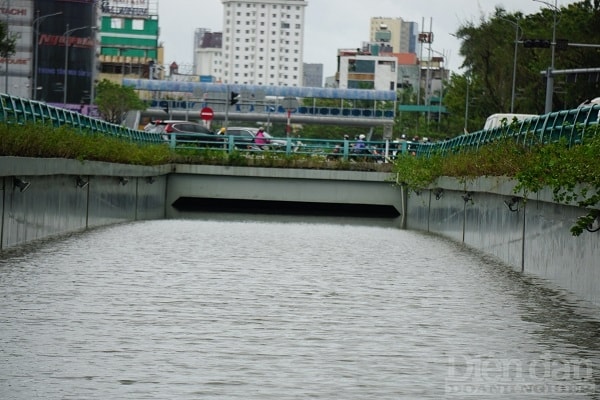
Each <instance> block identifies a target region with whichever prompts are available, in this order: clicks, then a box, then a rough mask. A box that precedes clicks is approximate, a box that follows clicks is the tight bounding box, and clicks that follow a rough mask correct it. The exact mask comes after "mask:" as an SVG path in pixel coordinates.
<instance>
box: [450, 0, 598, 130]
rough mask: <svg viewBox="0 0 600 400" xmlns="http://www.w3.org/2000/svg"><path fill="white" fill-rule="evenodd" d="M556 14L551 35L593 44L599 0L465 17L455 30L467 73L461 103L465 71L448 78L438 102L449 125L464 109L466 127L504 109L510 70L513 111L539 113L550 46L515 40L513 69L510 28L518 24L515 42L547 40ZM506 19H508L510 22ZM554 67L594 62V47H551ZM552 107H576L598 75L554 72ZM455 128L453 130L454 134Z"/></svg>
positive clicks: (594, 88) (594, 90) (593, 93)
mask: <svg viewBox="0 0 600 400" xmlns="http://www.w3.org/2000/svg"><path fill="white" fill-rule="evenodd" d="M555 12H557V13H558V18H557V24H556V38H557V39H566V40H568V43H570V44H577V43H583V44H597V37H598V36H600V0H584V1H580V2H578V3H573V4H569V5H568V6H566V7H560V8H559V9H558V10H554V9H553V8H551V7H549V6H548V7H542V8H541V9H540V12H538V13H536V14H531V15H523V14H521V13H514V14H510V13H507V12H506V11H505V10H504V9H503V8H501V7H497V8H496V10H495V11H494V13H492V14H491V15H490V16H482V17H481V19H480V20H479V21H477V22H472V21H471V22H466V23H464V24H462V25H461V26H460V27H459V29H458V30H457V32H456V37H457V38H459V39H461V40H462V43H461V48H460V54H461V55H462V56H463V57H464V62H463V65H462V68H464V69H465V70H466V71H468V74H469V79H468V83H469V85H468V86H469V97H470V100H469V102H468V104H467V102H466V101H465V98H466V88H467V80H466V78H465V76H466V73H465V74H463V75H456V76H453V78H452V79H451V80H450V82H449V85H448V92H447V94H446V96H445V98H444V104H445V105H446V106H447V107H448V109H449V111H450V113H451V117H450V120H451V124H450V126H451V127H452V128H454V127H456V126H458V123H459V121H460V120H462V121H463V122H464V115H465V114H466V113H465V111H466V106H467V105H468V106H469V109H468V115H469V117H468V119H469V121H468V123H469V130H475V129H480V128H479V127H481V126H483V125H482V124H481V121H482V120H485V117H486V116H488V115H491V114H494V113H507V112H509V111H510V106H511V100H512V75H513V72H516V96H515V108H514V111H515V112H516V113H526V114H541V113H543V112H544V103H545V95H546V82H545V78H544V76H543V75H542V74H541V71H546V70H547V68H548V67H549V66H550V65H551V49H548V48H526V47H525V46H524V45H523V44H522V43H519V44H518V59H517V66H516V69H513V61H514V59H513V53H514V46H515V43H514V39H515V29H516V25H515V24H517V23H518V25H519V36H520V38H521V41H524V40H526V39H537V40H549V39H552V33H553V32H552V31H553V28H554V26H553V20H554V13H555ZM511 22H512V23H511ZM554 61H555V63H554V69H555V70H574V69H586V68H598V67H600V51H598V49H594V48H589V47H583V46H580V47H578V46H567V48H566V49H564V50H561V49H559V48H557V49H556V52H555V60H554ZM554 80H555V90H554V96H553V110H561V109H570V108H575V107H577V106H578V105H579V104H580V103H581V102H583V101H584V100H586V99H591V98H594V97H597V96H598V93H600V82H599V79H598V74H584V73H582V74H580V75H578V76H575V75H555V79H554ZM458 132H460V131H458V130H457V131H456V133H458Z"/></svg>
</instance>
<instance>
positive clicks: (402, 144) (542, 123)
mask: <svg viewBox="0 0 600 400" xmlns="http://www.w3.org/2000/svg"><path fill="white" fill-rule="evenodd" d="M0 101H1V107H0V108H1V109H0V122H4V123H15V124H24V123H30V122H31V123H43V124H50V125H52V126H56V127H58V126H62V125H68V126H71V127H73V128H75V129H78V130H79V131H80V132H81V133H97V134H104V135H109V136H116V137H119V138H123V139H125V140H130V141H137V142H140V143H166V144H168V145H169V146H171V147H172V148H173V149H199V148H210V149H213V150H220V151H227V152H229V153H231V152H233V151H240V152H248V153H256V152H260V151H264V150H269V151H272V152H275V153H284V154H287V155H290V154H303V155H312V156H320V157H325V158H327V159H330V160H346V161H352V160H370V161H374V162H390V161H393V160H394V158H395V157H397V156H399V155H400V154H411V155H415V156H421V157H429V156H431V155H434V154H440V155H447V154H451V153H456V152H460V151H464V150H468V149H477V148H479V147H480V146H483V145H485V144H487V143H491V142H494V141H496V140H499V139H501V138H514V140H516V141H517V142H521V143H525V144H531V143H544V144H547V143H552V142H557V141H559V140H561V139H562V140H565V141H566V143H567V144H568V145H575V144H579V143H583V142H584V141H585V139H586V138H587V137H590V136H593V135H596V134H597V133H598V129H599V126H600V125H599V119H600V105H593V106H585V107H580V108H576V109H573V110H563V111H557V112H553V113H549V114H545V115H541V116H539V117H534V118H530V119H526V120H523V121H516V120H514V121H505V123H504V124H503V125H502V126H500V127H497V128H493V129H488V130H480V131H477V132H473V133H467V134H463V135H460V136H456V137H454V138H452V139H448V140H444V141H438V142H433V143H430V142H427V143H422V142H411V141H398V140H395V141H368V142H367V146H366V147H367V148H366V150H364V151H362V152H361V153H360V154H359V153H355V152H354V151H353V149H354V147H353V144H354V141H353V140H343V139H342V140H333V139H304V138H302V139H300V138H292V137H288V138H281V139H280V140H277V142H279V144H278V145H277V146H275V145H272V144H271V145H268V146H264V147H258V146H256V145H254V144H252V143H248V142H247V141H246V142H242V141H238V139H239V138H236V137H233V136H229V137H224V138H222V139H219V141H217V142H215V140H214V139H213V138H211V140H206V138H204V139H203V138H202V137H200V136H199V137H198V138H197V140H189V138H188V140H179V139H178V138H177V135H176V134H171V135H170V137H169V138H168V140H165V138H164V137H163V136H161V135H160V134H157V133H152V132H146V131H143V130H136V129H131V128H127V127H124V126H121V125H117V124H111V123H108V122H106V121H103V120H101V119H98V118H94V117H89V116H86V115H82V114H81V113H78V112H75V111H70V110H66V109H63V108H60V107H55V106H50V105H48V104H46V103H43V102H39V101H34V100H28V99H24V98H20V97H15V96H11V95H8V94H3V93H0ZM186 136H188V137H189V136H190V135H189V134H186ZM192 139H193V138H192ZM275 139H277V138H275ZM282 142H283V143H282Z"/></svg>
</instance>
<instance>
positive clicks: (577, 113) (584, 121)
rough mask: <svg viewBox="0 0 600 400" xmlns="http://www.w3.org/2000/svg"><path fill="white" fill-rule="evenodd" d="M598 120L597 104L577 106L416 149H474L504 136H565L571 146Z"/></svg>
mask: <svg viewBox="0 0 600 400" xmlns="http://www.w3.org/2000/svg"><path fill="white" fill-rule="evenodd" d="M599 120H600V105H593V106H585V107H579V108H576V109H572V110H562V111H556V112H552V113H548V114H544V115H540V116H539V117H534V118H529V119H525V120H523V121H516V120H515V121H506V123H505V124H503V125H502V126H500V127H497V128H492V129H488V130H480V131H477V132H473V133H466V134H463V135H460V136H456V137H454V138H452V139H449V140H445V141H441V142H435V143H419V144H418V146H417V148H416V150H415V151H416V155H417V156H427V157H428V156H430V155H432V154H440V155H445V154H447V153H455V152H459V151H463V150H465V149H473V148H475V149H477V148H479V147H480V146H482V145H485V144H487V143H491V142H493V141H495V140H498V139H500V138H507V137H508V138H514V139H515V140H516V141H517V142H521V143H524V144H532V143H542V144H548V143H554V142H558V141H559V140H561V139H564V140H566V143H567V145H569V146H572V145H575V144H580V143H583V141H584V140H585V138H586V136H588V137H589V136H595V135H596V134H598V129H599V126H600V125H599Z"/></svg>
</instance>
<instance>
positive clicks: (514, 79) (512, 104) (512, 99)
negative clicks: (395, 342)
mask: <svg viewBox="0 0 600 400" xmlns="http://www.w3.org/2000/svg"><path fill="white" fill-rule="evenodd" d="M500 19H501V20H503V21H506V22H510V23H511V24H513V25H514V26H515V52H514V55H513V75H512V90H511V94H510V112H511V114H512V113H514V112H515V91H516V85H517V53H518V48H519V47H518V45H519V29H520V28H521V27H520V26H519V21H517V22H515V21H511V20H510V19H506V18H500Z"/></svg>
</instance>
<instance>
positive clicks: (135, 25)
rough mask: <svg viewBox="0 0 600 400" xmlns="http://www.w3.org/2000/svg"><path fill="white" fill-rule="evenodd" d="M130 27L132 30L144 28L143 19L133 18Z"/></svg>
mask: <svg viewBox="0 0 600 400" xmlns="http://www.w3.org/2000/svg"><path fill="white" fill-rule="evenodd" d="M131 29H133V30H134V31H143V30H144V20H143V19H134V20H133V21H131Z"/></svg>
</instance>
